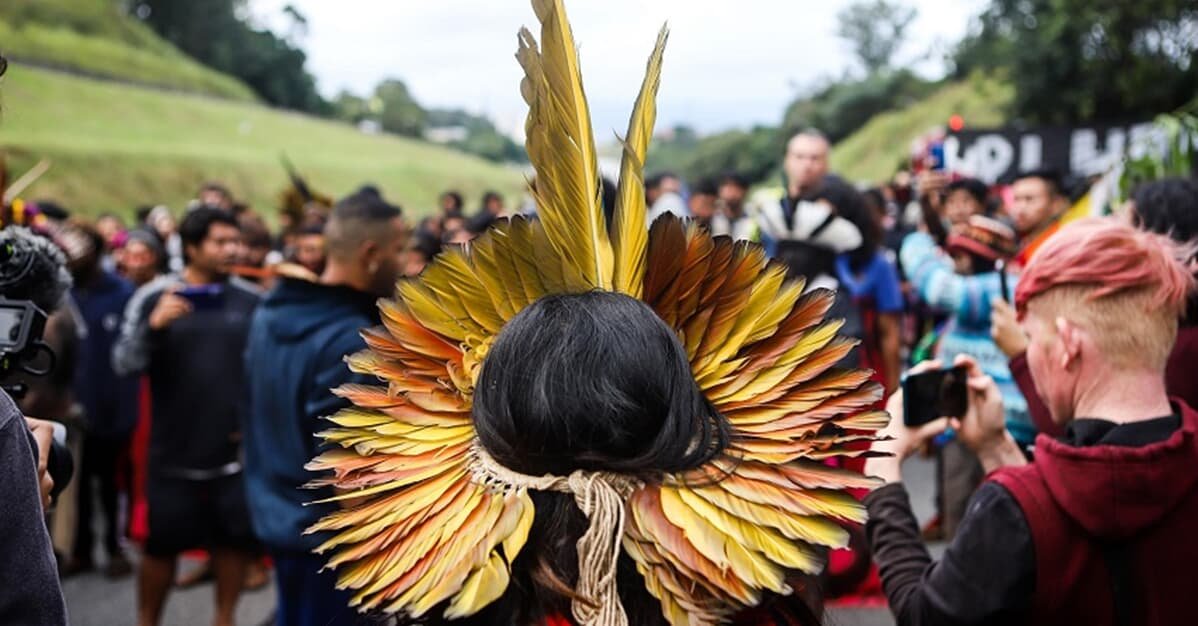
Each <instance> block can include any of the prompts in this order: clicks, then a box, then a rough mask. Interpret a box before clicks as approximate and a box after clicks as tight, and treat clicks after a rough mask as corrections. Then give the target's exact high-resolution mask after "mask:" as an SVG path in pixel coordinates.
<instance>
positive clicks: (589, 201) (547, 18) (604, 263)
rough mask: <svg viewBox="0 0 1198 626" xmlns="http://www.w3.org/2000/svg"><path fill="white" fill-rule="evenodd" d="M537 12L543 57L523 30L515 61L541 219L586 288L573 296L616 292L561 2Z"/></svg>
mask: <svg viewBox="0 0 1198 626" xmlns="http://www.w3.org/2000/svg"><path fill="white" fill-rule="evenodd" d="M533 10H534V11H535V12H536V14H537V19H538V20H539V21H540V22H541V39H542V46H543V48H542V50H541V51H539V52H538V50H537V47H536V41H535V40H534V39H533V37H532V34H531V33H529V32H528V31H527V30H523V31H521V33H520V40H519V44H520V45H519V48H518V50H517V53H516V58H517V59H518V60H519V61H520V64H521V65H522V66H523V67H524V71H525V79H524V82H523V84H522V85H521V89H522V91H523V92H524V97H525V99H526V100H528V105H529V108H528V121H527V123H526V124H525V131H526V132H525V135H526V137H525V146H526V147H527V150H528V159H529V161H530V162H531V163H532V165H533V168H534V169H535V170H536V173H537V178H536V190H535V191H534V194H533V195H534V196H535V198H536V201H537V215H538V217H539V218H540V221H541V223H542V224H543V225H544V228H545V234H546V235H548V237H549V241H550V243H551V244H552V246H553V249H554V250H556V251H557V253H558V256H559V257H560V261H561V262H562V264H563V265H566V266H569V267H570V268H572V269H573V270H574V271H576V272H577V273H578V274H579V275H580V276H581V278H582V280H583V281H584V282H583V283H582V284H577V285H570V286H569V287H570V288H571V290H572V291H583V290H586V289H595V288H598V289H611V279H612V264H613V259H612V250H611V242H610V241H609V240H608V237H607V226H606V223H605V221H604V217H603V208H602V201H601V199H600V190H599V164H598V158H597V155H596V153H595V138H594V136H593V134H592V131H591V116H590V111H589V109H588V108H587V102H586V94H585V93H584V92H583V88H582V75H581V73H580V72H579V67H578V52H577V50H576V49H575V44H574V35H573V34H572V33H571V31H570V25H569V23H568V22H567V21H566V11H565V8H564V7H563V6H562V2H561V0H533Z"/></svg>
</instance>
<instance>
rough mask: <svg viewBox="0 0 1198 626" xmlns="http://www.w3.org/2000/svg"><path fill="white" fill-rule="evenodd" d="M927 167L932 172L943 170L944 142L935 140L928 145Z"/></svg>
mask: <svg viewBox="0 0 1198 626" xmlns="http://www.w3.org/2000/svg"><path fill="white" fill-rule="evenodd" d="M928 169H929V170H932V171H933V172H943V171H944V142H943V141H937V142H935V143H933V144H932V145H930V146H928Z"/></svg>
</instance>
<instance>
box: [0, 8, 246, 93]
mask: <svg viewBox="0 0 1198 626" xmlns="http://www.w3.org/2000/svg"><path fill="white" fill-rule="evenodd" d="M0 51H2V52H4V53H5V54H6V55H7V56H10V57H12V58H14V59H18V60H23V61H27V62H30V63H36V64H39V65H43V66H49V67H56V68H61V69H65V70H69V71H72V72H79V73H83V74H88V75H92V76H102V77H106V78H113V79H116V80H122V81H128V82H134V83H138V84H144V85H153V86H157V87H163V88H167V89H174V90H181V91H189V92H195V93H204V94H210V95H215V96H221V97H225V98H234V99H238V100H254V99H255V97H254V93H253V92H252V91H251V90H250V88H249V87H247V86H246V85H245V84H243V83H242V82H240V81H238V80H237V79H235V78H233V77H231V76H229V75H227V74H222V73H220V72H217V71H215V70H212V69H209V68H207V67H205V66H204V65H202V64H200V63H198V62H196V61H195V60H193V59H191V58H190V57H188V56H187V55H185V54H183V53H182V52H180V51H179V50H178V49H177V48H175V47H174V46H173V45H171V44H170V43H168V42H167V41H166V40H164V39H162V38H161V37H159V36H158V35H157V34H155V33H154V31H153V30H151V29H150V28H149V27H147V26H146V25H145V24H142V23H140V22H138V21H137V20H136V19H134V18H131V17H128V16H126V15H124V14H122V13H121V12H120V10H119V9H118V7H117V4H116V3H115V2H113V1H112V0H3V2H0Z"/></svg>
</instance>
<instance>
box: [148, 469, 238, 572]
mask: <svg viewBox="0 0 1198 626" xmlns="http://www.w3.org/2000/svg"><path fill="white" fill-rule="evenodd" d="M155 474H156V473H155V472H153V471H151V472H149V476H147V477H146V505H147V508H148V509H149V511H148V513H149V526H150V528H149V534H148V536H147V537H146V545H145V551H146V554H149V555H151V556H174V555H177V554H179V553H180V552H183V551H186V550H191V549H195V548H235V549H239V550H245V551H247V552H252V551H255V550H256V549H257V540H256V539H255V538H254V531H253V528H252V527H251V526H250V512H249V508H248V506H247V505H246V501H245V483H244V482H243V481H242V478H241V474H235V475H233V476H224V477H221V478H213V479H211V480H188V479H186V478H174V477H170V476H161V475H155Z"/></svg>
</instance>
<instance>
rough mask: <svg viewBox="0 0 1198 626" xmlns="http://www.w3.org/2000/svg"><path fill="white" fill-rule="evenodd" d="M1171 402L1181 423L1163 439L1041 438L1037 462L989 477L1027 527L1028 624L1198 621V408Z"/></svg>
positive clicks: (1149, 624)
mask: <svg viewBox="0 0 1198 626" xmlns="http://www.w3.org/2000/svg"><path fill="white" fill-rule="evenodd" d="M1174 406H1175V407H1177V408H1178V409H1179V413H1180V415H1181V427H1180V428H1179V429H1178V430H1177V431H1175V432H1174V433H1173V435H1172V436H1170V437H1169V438H1168V439H1167V440H1165V441H1161V442H1158V443H1152V444H1149V445H1146V446H1141V447H1125V446H1112V445H1096V446H1087V447H1073V446H1070V445H1067V444H1064V443H1061V442H1059V441H1056V440H1054V439H1052V438H1050V437H1047V436H1045V435H1040V436H1039V437H1038V438H1037V439H1036V461H1035V463H1031V464H1029V465H1026V466H1024V467H1019V468H1004V469H1001V470H998V471H997V472H995V473H993V474H991V475H990V477H989V479H988V480H991V481H993V482H996V483H998V484H1000V485H1002V486H1003V487H1005V488H1006V489H1007V490H1008V491H1009V492H1010V493H1011V495H1012V496H1014V498H1015V500H1016V501H1017V502H1018V504H1019V507H1020V508H1021V509H1022V510H1023V513H1024V515H1025V517H1026V519H1027V523H1028V526H1029V528H1030V530H1031V535H1032V539H1033V542H1034V546H1035V555H1036V558H1035V561H1036V590H1035V594H1034V596H1033V598H1032V610H1031V614H1032V616H1033V618H1034V619H1033V620H1032V622H1031V623H1035V624H1086V625H1088V626H1107V625H1110V626H1115V625H1117V624H1121V623H1126V624H1135V625H1137V626H1140V625H1144V626H1156V625H1165V624H1194V623H1198V614H1196V613H1195V609H1194V598H1193V596H1192V595H1191V594H1193V593H1194V572H1195V568H1196V567H1198V438H1196V437H1195V432H1196V431H1198V413H1196V412H1195V411H1194V410H1193V409H1191V408H1189V407H1188V406H1186V405H1185V403H1184V402H1178V401H1175V402H1174ZM1116 612H1118V613H1119V614H1121V615H1122V616H1123V619H1118V618H1117V617H1116Z"/></svg>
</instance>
